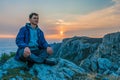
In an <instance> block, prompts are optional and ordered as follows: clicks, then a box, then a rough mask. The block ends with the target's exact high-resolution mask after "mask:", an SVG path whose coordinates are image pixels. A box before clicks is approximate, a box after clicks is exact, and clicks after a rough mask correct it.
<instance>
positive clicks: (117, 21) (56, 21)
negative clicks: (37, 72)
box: [0, 0, 120, 41]
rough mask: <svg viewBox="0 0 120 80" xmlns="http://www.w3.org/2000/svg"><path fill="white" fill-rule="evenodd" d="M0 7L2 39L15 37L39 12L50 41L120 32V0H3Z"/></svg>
mask: <svg viewBox="0 0 120 80" xmlns="http://www.w3.org/2000/svg"><path fill="white" fill-rule="evenodd" d="M13 2H15V3H13ZM13 4H14V5H13ZM31 6H32V7H31ZM0 10H1V12H0V14H1V15H0V18H1V19H0V38H15V37H16V35H17V33H18V31H19V29H20V28H21V27H22V26H24V25H25V23H26V22H28V15H29V14H30V13H31V12H37V13H38V14H39V17H40V21H39V27H40V29H42V30H43V32H44V34H45V37H46V39H47V40H48V41H49V40H53V41H54V40H58V41H61V40H62V39H64V38H67V37H73V36H88V37H103V36H104V35H105V34H107V33H111V32H117V31H120V0H69V1H67V0H52V1H51V2H49V1H43V0H39V1H36V2H34V1H32V0H29V1H28V0H26V1H24V0H20V1H16V0H11V1H6V0H3V1H1V3H0Z"/></svg>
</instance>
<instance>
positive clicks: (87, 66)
mask: <svg viewBox="0 0 120 80" xmlns="http://www.w3.org/2000/svg"><path fill="white" fill-rule="evenodd" d="M90 64H91V63H90V60H89V59H85V60H83V61H82V62H81V64H80V66H81V67H82V68H84V69H85V70H86V72H90Z"/></svg>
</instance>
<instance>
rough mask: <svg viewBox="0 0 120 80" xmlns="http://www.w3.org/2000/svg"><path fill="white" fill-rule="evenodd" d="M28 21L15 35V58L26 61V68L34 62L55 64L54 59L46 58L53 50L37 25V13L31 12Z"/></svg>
mask: <svg viewBox="0 0 120 80" xmlns="http://www.w3.org/2000/svg"><path fill="white" fill-rule="evenodd" d="M29 21H30V23H26V25H25V26H23V27H22V28H21V29H20V30H19V33H18V35H17V37H16V44H17V46H18V50H17V53H16V56H15V59H17V60H21V61H25V62H27V66H28V68H30V67H32V66H33V64H34V63H40V64H41V63H44V64H48V65H55V64H57V62H56V61H51V60H49V59H47V58H48V57H49V56H50V55H52V54H53V50H52V48H51V47H50V45H49V44H48V43H47V41H46V40H45V38H44V33H43V32H42V30H41V29H40V28H39V27H38V25H37V24H38V22H39V15H38V14H37V13H31V14H30V15H29Z"/></svg>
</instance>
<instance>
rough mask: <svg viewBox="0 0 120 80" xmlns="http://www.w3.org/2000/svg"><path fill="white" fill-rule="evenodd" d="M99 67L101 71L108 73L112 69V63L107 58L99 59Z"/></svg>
mask: <svg viewBox="0 0 120 80" xmlns="http://www.w3.org/2000/svg"><path fill="white" fill-rule="evenodd" d="M98 67H99V69H100V70H103V71H106V70H109V69H110V68H111V67H112V63H111V61H109V60H108V59H106V58H98ZM100 73H101V72H100Z"/></svg>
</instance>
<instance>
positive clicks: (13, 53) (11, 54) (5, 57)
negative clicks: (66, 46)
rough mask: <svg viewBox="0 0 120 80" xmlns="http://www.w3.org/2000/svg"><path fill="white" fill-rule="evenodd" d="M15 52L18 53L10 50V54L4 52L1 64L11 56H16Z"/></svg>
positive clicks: (0, 59)
mask: <svg viewBox="0 0 120 80" xmlns="http://www.w3.org/2000/svg"><path fill="white" fill-rule="evenodd" d="M15 54H16V53H15V52H10V54H6V53H3V54H2V55H1V57H0V65H2V64H3V63H5V62H6V61H7V60H8V59H10V58H11V57H13V56H15Z"/></svg>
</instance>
